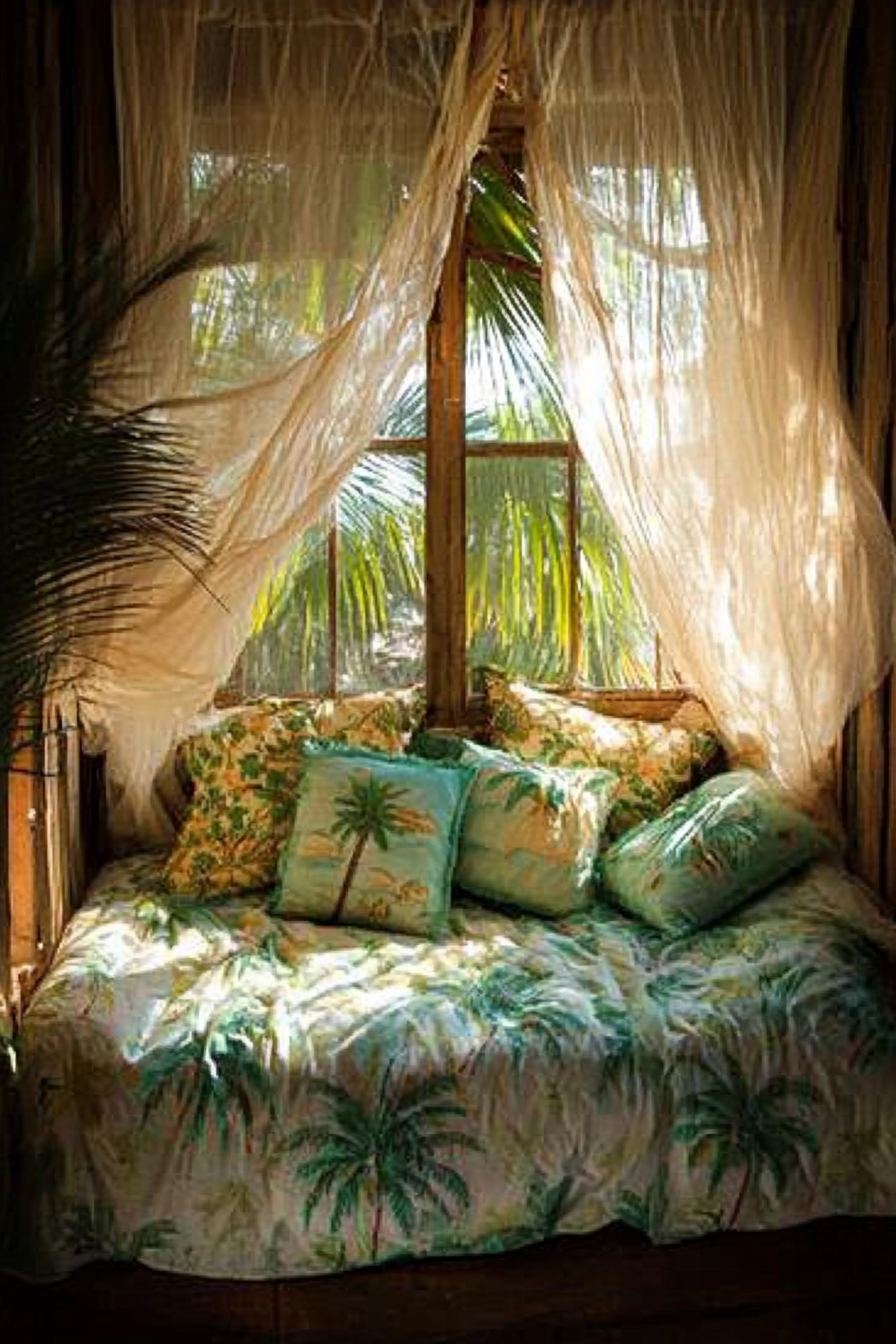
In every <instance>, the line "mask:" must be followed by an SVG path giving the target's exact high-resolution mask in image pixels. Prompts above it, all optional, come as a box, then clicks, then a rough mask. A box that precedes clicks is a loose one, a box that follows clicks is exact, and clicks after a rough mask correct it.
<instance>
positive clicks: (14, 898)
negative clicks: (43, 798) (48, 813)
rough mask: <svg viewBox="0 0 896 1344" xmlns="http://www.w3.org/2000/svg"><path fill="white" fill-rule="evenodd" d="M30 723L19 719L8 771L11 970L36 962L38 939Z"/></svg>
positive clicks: (35, 763)
mask: <svg viewBox="0 0 896 1344" xmlns="http://www.w3.org/2000/svg"><path fill="white" fill-rule="evenodd" d="M34 726H35V725H34V723H33V722H31V720H30V718H29V720H28V721H24V720H23V722H22V724H21V728H20V732H19V737H18V743H19V745H18V747H17V750H16V752H15V754H14V755H13V758H12V768H11V770H10V774H9V893H10V906H11V919H10V924H11V931H10V932H11V937H10V943H11V958H12V965H13V969H14V970H15V969H16V968H19V967H23V966H35V965H36V963H37V960H38V950H37V947H38V943H39V941H40V933H39V928H38V912H37V886H36V873H35V853H36V848H35V837H34V831H35V824H36V821H37V792H38V781H39V775H38V770H39V764H40V761H39V754H38V750H37V746H36V745H35V741H34Z"/></svg>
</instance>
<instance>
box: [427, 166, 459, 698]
mask: <svg viewBox="0 0 896 1344" xmlns="http://www.w3.org/2000/svg"><path fill="white" fill-rule="evenodd" d="M464 217H465V196H464V192H463V191H461V192H460V193H459V195H458V202H457V209H456V212H455V217H454V227H453V229H452V234H451V242H450V244H449V246H448V252H447V254H446V257H445V263H444V267H443V270H442V279H441V283H440V285H439V289H438V293H437V295H436V301H435V306H434V309H433V313H432V317H431V318H430V321H429V324H428V326H427V333H426V364H427V385H428V395H427V404H426V439H427V443H426V473H427V489H426V555H427V560H426V699H427V709H428V715H429V718H430V720H431V721H432V723H434V724H451V723H460V722H462V721H463V718H464V708H465V700H466V654H467V615H466V554H467V547H466V530H465V525H464V517H465V512H464V506H465V500H466V467H465V464H464V372H465V326H466V262H465V257H464ZM435 556H438V557H443V560H442V561H440V563H439V568H438V571H436V569H435V567H434V565H433V557H435Z"/></svg>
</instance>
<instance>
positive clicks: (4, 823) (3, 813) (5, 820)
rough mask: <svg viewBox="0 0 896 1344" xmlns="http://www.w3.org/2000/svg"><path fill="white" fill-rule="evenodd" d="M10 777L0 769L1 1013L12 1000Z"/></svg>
mask: <svg viewBox="0 0 896 1344" xmlns="http://www.w3.org/2000/svg"><path fill="white" fill-rule="evenodd" d="M8 786H9V775H8V774H7V773H6V770H5V769H0V837H2V843H0V1012H5V1011H6V1009H7V1008H8V1007H9V1004H10V1002H11V998H12V926H11V923H10V914H11V904H10V892H9V853H8V836H9V834H10V827H9V787H8Z"/></svg>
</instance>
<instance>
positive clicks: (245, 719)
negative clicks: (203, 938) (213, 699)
mask: <svg viewBox="0 0 896 1344" xmlns="http://www.w3.org/2000/svg"><path fill="white" fill-rule="evenodd" d="M314 712H315V705H314V702H311V701H309V702H307V703H305V702H292V703H291V702H285V701H282V702H277V701H271V702H261V703H259V704H258V705H254V706H251V707H250V708H248V709H243V710H237V711H235V712H233V713H231V714H229V715H227V716H225V717H223V718H222V719H220V721H217V722H215V723H213V724H212V726H210V727H208V728H206V729H205V730H203V731H200V732H198V733H195V734H193V735H192V736H191V737H189V738H188V739H187V740H186V741H185V742H184V743H183V744H182V747H181V748H180V755H181V759H182V761H183V765H184V767H185V769H186V771H187V773H188V777H189V780H190V783H191V786H192V790H193V793H192V797H191V799H190V802H189V805H188V807H187V812H186V816H185V818H184V821H183V824H182V826H181V829H180V831H179V832H178V835H177V839H176V841H175V844H174V848H173V849H172V851H171V854H170V855H169V856H168V860H167V862H166V864H165V873H164V876H165V883H166V885H167V887H168V889H169V890H170V891H176V892H184V893H190V894H191V895H196V896H220V895H226V894H228V893H233V892H241V891H257V890H260V889H262V888H264V887H269V886H270V885H271V884H272V883H273V882H274V880H275V879H276V876H277V860H278V858H279V856H280V851H281V849H282V848H283V844H284V842H285V841H286V838H287V836H288V835H289V830H290V827H291V825H292V818H293V812H294V810H295V801H296V794H297V789H298V782H299V770H300V767H301V755H300V750H299V748H300V744H301V742H302V741H303V740H304V739H305V738H307V737H313V736H314V735H315V728H314Z"/></svg>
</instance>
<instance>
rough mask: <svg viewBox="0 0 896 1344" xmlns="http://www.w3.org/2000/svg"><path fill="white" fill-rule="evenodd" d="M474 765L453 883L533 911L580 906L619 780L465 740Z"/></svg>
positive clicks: (588, 891) (586, 900) (587, 900)
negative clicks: (473, 775)
mask: <svg viewBox="0 0 896 1344" xmlns="http://www.w3.org/2000/svg"><path fill="white" fill-rule="evenodd" d="M460 759H461V761H462V762H463V763H465V764H470V765H473V766H475V767H476V778H475V780H474V782H473V787H472V789H471V791H470V797H469V800H468V803H467V810H466V813H465V815H464V824H463V828H462V830H461V839H460V848H459V850H458V857H457V867H456V868H455V873H454V880H455V882H456V884H457V885H458V886H460V887H462V888H463V889H464V890H465V891H467V892H469V893H470V894H471V895H473V896H476V897H478V898H480V899H481V900H484V901H491V902H496V903H498V904H499V905H507V906H516V907H518V908H519V909H521V910H526V911H529V912H530V913H532V914H536V915H542V916H548V917H557V916H560V915H570V914H572V913H574V912H575V911H578V910H583V909H585V908H586V907H587V906H588V905H590V904H591V902H592V900H593V898H594V895H595V882H594V864H595V860H596V858H597V853H598V846H599V844H600V840H601V836H602V835H603V831H604V827H605V825H606V822H607V817H608V815H609V812H610V807H611V805H612V802H613V799H614V798H615V796H616V791H617V789H618V787H619V780H618V778H617V776H616V775H614V774H612V773H611V772H610V771H609V770H603V769H600V768H589V767H581V766H580V767H573V768H569V769H566V768H563V767H560V766H547V765H541V764H539V763H538V762H536V761H520V760H518V759H517V758H515V757H513V756H508V755H506V754H505V753H504V752H501V751H494V750H491V749H489V748H487V747H482V746H479V745H478V744H476V743H473V742H468V743H467V744H466V746H465V749H464V751H463V754H462V755H461V758H460Z"/></svg>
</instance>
